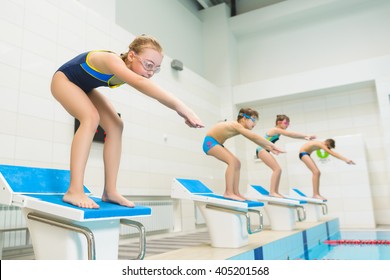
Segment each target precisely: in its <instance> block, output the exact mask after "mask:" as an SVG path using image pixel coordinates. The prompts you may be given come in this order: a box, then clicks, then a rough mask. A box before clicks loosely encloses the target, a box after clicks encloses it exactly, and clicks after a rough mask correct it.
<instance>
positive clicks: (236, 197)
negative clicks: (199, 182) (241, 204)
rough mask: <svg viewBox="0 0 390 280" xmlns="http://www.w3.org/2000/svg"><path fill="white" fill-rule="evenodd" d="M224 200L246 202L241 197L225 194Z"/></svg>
mask: <svg viewBox="0 0 390 280" xmlns="http://www.w3.org/2000/svg"><path fill="white" fill-rule="evenodd" d="M223 197H224V198H229V199H233V200H238V201H244V200H245V199H243V198H241V197H240V196H238V195H235V194H226V193H225V194H224V195H223Z"/></svg>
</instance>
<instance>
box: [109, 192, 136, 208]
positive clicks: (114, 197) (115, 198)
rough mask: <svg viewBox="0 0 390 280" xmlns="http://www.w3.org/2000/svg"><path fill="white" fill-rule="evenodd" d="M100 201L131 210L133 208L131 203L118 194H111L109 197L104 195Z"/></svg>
mask: <svg viewBox="0 0 390 280" xmlns="http://www.w3.org/2000/svg"><path fill="white" fill-rule="evenodd" d="M102 200H103V201H105V202H111V203H115V204H119V205H122V206H126V207H130V208H133V207H134V206H135V205H134V203H133V202H132V201H130V200H127V199H126V198H125V197H124V196H123V195H121V194H119V193H112V194H110V195H108V194H107V193H104V194H103V196H102Z"/></svg>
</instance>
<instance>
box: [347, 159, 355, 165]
mask: <svg viewBox="0 0 390 280" xmlns="http://www.w3.org/2000/svg"><path fill="white" fill-rule="evenodd" d="M346 163H347V164H356V163H354V162H353V161H352V160H351V159H349V160H347V161H346Z"/></svg>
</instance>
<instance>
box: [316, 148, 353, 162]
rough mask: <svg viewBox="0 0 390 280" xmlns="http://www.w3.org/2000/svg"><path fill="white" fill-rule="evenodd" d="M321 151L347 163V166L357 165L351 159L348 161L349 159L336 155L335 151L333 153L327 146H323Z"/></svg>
mask: <svg viewBox="0 0 390 280" xmlns="http://www.w3.org/2000/svg"><path fill="white" fill-rule="evenodd" d="M321 149H323V150H324V151H326V152H327V153H328V154H330V155H332V156H334V157H335V158H338V159H340V160H342V161H345V162H346V163H347V164H355V163H354V162H353V161H352V160H351V159H348V158H346V157H344V156H342V155H340V154H339V153H336V152H335V151H332V150H331V149H329V148H328V147H327V146H326V145H323V147H321Z"/></svg>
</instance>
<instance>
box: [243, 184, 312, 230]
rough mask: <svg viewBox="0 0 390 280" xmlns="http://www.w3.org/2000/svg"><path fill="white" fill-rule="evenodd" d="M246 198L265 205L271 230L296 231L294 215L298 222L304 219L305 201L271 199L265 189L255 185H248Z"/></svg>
mask: <svg viewBox="0 0 390 280" xmlns="http://www.w3.org/2000/svg"><path fill="white" fill-rule="evenodd" d="M246 196H247V197H248V198H250V199H253V200H258V201H262V202H264V203H266V205H265V207H264V209H265V211H266V213H267V215H268V217H269V222H270V224H271V229H272V230H294V229H296V227H297V226H296V215H295V214H296V213H297V217H298V221H303V220H305V219H306V213H305V209H304V208H303V206H302V205H304V204H306V202H305V201H302V200H298V199H295V198H279V197H273V196H270V195H269V192H268V191H267V190H266V189H265V188H263V187H262V186H257V185H249V186H248V192H247V194H246Z"/></svg>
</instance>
